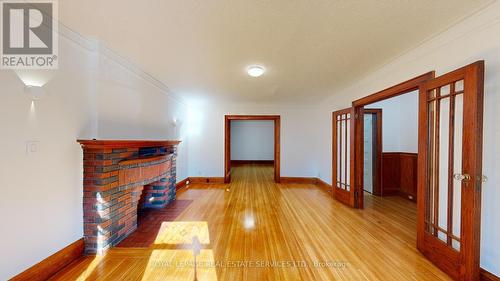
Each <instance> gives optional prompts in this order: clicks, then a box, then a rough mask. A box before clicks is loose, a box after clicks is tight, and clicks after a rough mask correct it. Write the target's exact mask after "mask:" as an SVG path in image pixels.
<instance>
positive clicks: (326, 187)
mask: <svg viewBox="0 0 500 281" xmlns="http://www.w3.org/2000/svg"><path fill="white" fill-rule="evenodd" d="M281 183H288V184H290V183H295V184H314V185H317V186H318V187H320V188H321V189H324V190H326V191H328V192H331V190H332V185H331V184H328V183H326V182H324V181H323V180H321V179H320V178H310V177H281Z"/></svg>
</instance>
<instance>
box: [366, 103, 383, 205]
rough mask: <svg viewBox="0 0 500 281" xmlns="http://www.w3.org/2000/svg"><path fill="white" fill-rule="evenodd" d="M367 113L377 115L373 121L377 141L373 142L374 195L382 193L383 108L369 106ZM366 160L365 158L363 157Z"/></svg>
mask: <svg viewBox="0 0 500 281" xmlns="http://www.w3.org/2000/svg"><path fill="white" fill-rule="evenodd" d="M364 112H365V113H366V114H373V115H375V120H374V122H373V135H374V136H375V142H374V143H373V151H375V153H373V163H374V164H375V165H374V168H373V191H372V194H373V195H377V196H379V195H382V139H383V136H382V126H383V124H382V109H380V108H369V109H368V108H367V109H365V110H364ZM363 161H364V159H363Z"/></svg>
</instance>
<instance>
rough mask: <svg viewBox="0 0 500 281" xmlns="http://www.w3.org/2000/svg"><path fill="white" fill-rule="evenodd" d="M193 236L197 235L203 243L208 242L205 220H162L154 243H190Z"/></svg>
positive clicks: (206, 243)
mask: <svg viewBox="0 0 500 281" xmlns="http://www.w3.org/2000/svg"><path fill="white" fill-rule="evenodd" d="M193 237H197V238H198V239H199V242H200V243H201V244H203V245H208V244H210V236H209V233H208V223H207V222H206V221H175V222H163V223H162V224H161V228H160V230H159V231H158V236H156V240H155V244H156V245H158V244H169V245H179V244H192V243H193Z"/></svg>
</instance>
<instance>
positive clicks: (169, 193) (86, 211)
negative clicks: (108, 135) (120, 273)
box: [78, 140, 180, 254]
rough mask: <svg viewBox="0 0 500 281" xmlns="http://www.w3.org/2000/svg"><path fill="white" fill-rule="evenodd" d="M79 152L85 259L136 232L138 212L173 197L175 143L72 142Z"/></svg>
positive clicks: (166, 203)
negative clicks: (81, 170) (81, 166)
mask: <svg viewBox="0 0 500 281" xmlns="http://www.w3.org/2000/svg"><path fill="white" fill-rule="evenodd" d="M78 142H79V143H80V144H81V146H82V148H83V166H84V167H83V170H84V171H83V224H84V240H85V253H86V254H96V253H97V254H100V253H102V252H104V251H105V250H107V249H108V248H110V247H112V246H115V245H116V244H118V243H119V242H120V241H122V240H123V239H124V238H125V237H127V236H128V235H129V234H131V233H132V232H134V231H135V230H136V228H137V211H138V209H141V208H164V207H165V206H167V205H168V204H169V203H170V202H172V201H173V200H175V198H176V189H175V183H176V157H177V145H178V144H179V143H180V141H133V140H78Z"/></svg>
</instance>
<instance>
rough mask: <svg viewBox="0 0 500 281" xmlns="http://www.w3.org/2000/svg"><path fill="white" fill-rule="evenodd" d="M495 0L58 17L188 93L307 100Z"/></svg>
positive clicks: (130, 9)
mask: <svg viewBox="0 0 500 281" xmlns="http://www.w3.org/2000/svg"><path fill="white" fill-rule="evenodd" d="M491 3H493V1H492V0H474V1H471V0H440V1H435V0H418V1H416V0H415V1H400V0H385V1H343V0H331V1H322V0H318V1H309V0H296V1H289V0H273V1H248V0H213V1H203V0H182V1H123V0H107V1H100V0H86V1H79V0H65V1H59V11H60V12H59V14H60V20H61V22H62V23H63V24H65V25H67V26H68V27H70V28H71V29H73V30H76V31H77V32H79V33H81V34H82V35H84V36H86V37H90V38H96V39H98V40H100V41H102V42H103V44H104V45H106V46H108V47H109V48H110V49H112V50H113V51H115V52H116V53H118V54H120V55H121V56H123V57H125V58H127V59H129V60H130V61H132V62H134V63H135V64H136V65H138V66H139V67H140V68H141V69H143V70H145V71H146V72H147V73H150V74H151V75H152V76H153V77H155V78H156V79H157V80H159V81H161V82H162V83H163V84H165V85H167V86H168V88H169V89H170V90H172V92H173V93H175V94H176V95H178V96H180V97H183V98H186V99H196V98H203V99H206V100H213V101H215V102H217V101H233V102H250V103H254V102H255V103H257V102H266V103H283V102H287V103H295V104H304V103H317V102H321V101H323V100H324V99H326V98H328V97H329V96H331V95H332V94H335V93H336V92H338V91H340V90H342V89H344V88H345V87H347V86H349V85H351V84H352V83H355V82H356V81H358V80H359V79H361V78H362V77H364V76H366V75H368V74H369V73H371V72H373V71H375V70H377V69H378V68H380V67H381V66H382V65H384V64H386V63H388V62H390V61H391V60H392V59H394V58H396V57H398V56H400V55H401V54H403V53H405V52H407V51H408V50H411V49H412V48H415V47H416V46H418V45H420V44H421V43H422V42H424V41H426V40H428V39H430V38H432V37H434V36H436V35H437V34H439V33H441V32H443V31H445V30H447V29H448V28H450V27H451V26H453V25H454V24H456V23H458V22H459V21H461V20H463V19H464V18H466V17H468V16H470V15H472V14H474V13H476V12H477V11H478V10H480V9H483V8H485V7H486V6H487V5H489V4H491ZM110 19H112V20H110ZM252 61H259V62H262V64H263V65H264V66H266V68H267V72H265V73H264V76H261V77H260V79H258V80H256V79H249V76H247V74H248V73H247V72H242V66H243V68H244V69H245V70H247V69H246V67H248V66H250V65H253V64H254V63H252ZM271 67H272V69H273V71H272V75H271V71H270V70H271ZM275 70H276V71H275ZM264 77H265V78H266V79H262V78H264ZM257 82H258V83H257ZM277 87H278V88H279V89H280V90H279V91H277V92H276V91H275V90H273V89H276V88H277Z"/></svg>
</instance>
